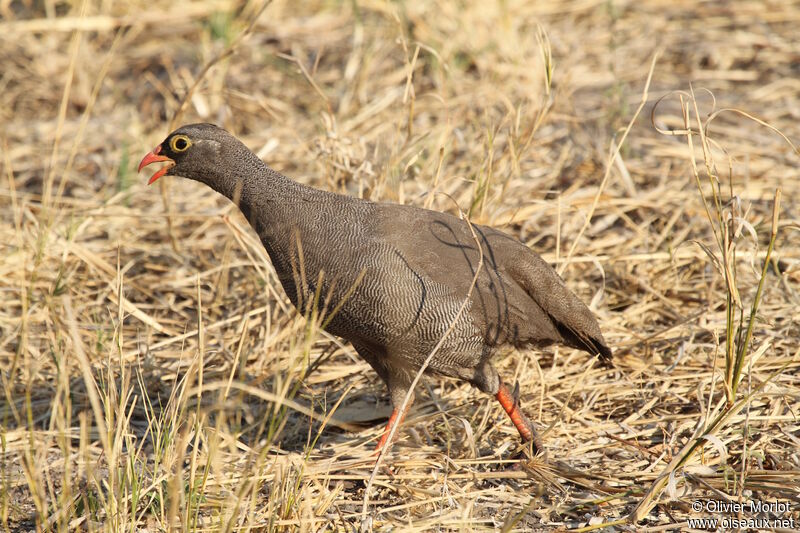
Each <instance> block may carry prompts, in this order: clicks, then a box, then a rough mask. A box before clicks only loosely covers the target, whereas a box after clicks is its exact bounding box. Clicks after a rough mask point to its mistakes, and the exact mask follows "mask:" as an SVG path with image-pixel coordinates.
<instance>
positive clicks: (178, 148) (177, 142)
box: [169, 135, 192, 152]
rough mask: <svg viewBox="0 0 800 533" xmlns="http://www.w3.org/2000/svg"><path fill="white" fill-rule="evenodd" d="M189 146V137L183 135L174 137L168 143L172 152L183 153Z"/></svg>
mask: <svg viewBox="0 0 800 533" xmlns="http://www.w3.org/2000/svg"><path fill="white" fill-rule="evenodd" d="M191 145H192V141H190V140H189V137H187V136H185V135H176V136H175V137H173V138H172V140H171V141H170V142H169V146H170V148H172V151H173V152H185V151H186V149H187V148H189V146H191Z"/></svg>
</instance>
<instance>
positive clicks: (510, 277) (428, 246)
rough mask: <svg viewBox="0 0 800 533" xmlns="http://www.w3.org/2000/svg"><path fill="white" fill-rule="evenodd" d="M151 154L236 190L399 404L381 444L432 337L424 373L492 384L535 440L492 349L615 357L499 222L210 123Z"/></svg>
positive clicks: (293, 282) (537, 441) (260, 229)
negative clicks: (270, 150) (373, 189)
mask: <svg viewBox="0 0 800 533" xmlns="http://www.w3.org/2000/svg"><path fill="white" fill-rule="evenodd" d="M154 163H164V166H163V167H162V168H160V169H158V170H157V171H156V172H155V173H154V174H153V175H152V177H151V178H150V179H149V181H148V184H152V183H154V182H155V181H156V180H158V179H159V178H161V177H162V176H164V175H171V176H179V177H183V178H188V179H191V180H194V181H198V182H200V183H204V184H205V185H207V186H209V187H210V188H211V189H213V190H215V191H216V192H217V193H219V194H221V195H223V196H225V197H227V198H228V199H229V200H231V201H232V202H234V203H235V204H236V205H237V206H238V208H239V210H240V211H241V212H242V214H243V215H244V217H245V218H246V219H247V220H248V222H249V223H250V225H251V226H252V228H253V230H254V231H255V233H256V234H257V235H258V237H259V239H260V240H261V242H262V244H263V246H264V248H265V249H266V251H267V254H268V255H269V257H270V260H271V261H272V264H273V266H274V269H275V272H276V274H277V277H278V279H279V281H280V283H281V285H282V287H283V289H284V291H285V292H286V295H287V297H288V298H289V300H290V301H291V303H292V304H293V305H294V306H295V307H296V308H297V309H298V311H300V312H308V311H310V310H312V309H313V310H315V311H316V312H317V313H320V316H321V315H325V316H326V319H325V321H324V323H323V328H324V329H325V330H326V331H328V332H329V333H332V334H334V335H337V336H339V337H341V338H343V339H345V340H347V341H349V342H350V343H351V344H352V346H353V348H354V349H355V351H356V352H357V353H358V354H359V356H361V357H362V358H363V359H364V360H365V361H366V362H367V363H369V365H370V366H371V367H372V368H373V369H374V370H375V372H376V373H377V374H378V376H379V377H380V378H381V379H382V380H383V382H384V383H385V384H386V386H387V388H388V391H389V397H390V401H391V404H392V413H391V415H390V417H389V420H388V422H387V424H386V427H385V429H384V432H383V434H382V435H381V438H380V439H379V441H378V443H377V446H376V449H375V450H376V453H378V452H380V450H381V449H382V448H384V447H385V446H387V444H389V445H390V444H391V443H390V442H389V435H390V433H392V434H393V433H395V432H396V429H395V430H393V428H394V426H398V428H399V426H400V425H401V424H402V422H403V419H404V418H405V415H406V413H407V412H408V409H409V407H410V406H411V404H412V402H413V390H411V385H412V383H413V382H414V379H415V377H416V374H417V373H418V372H419V370H420V369H421V368H422V366H423V363H424V362H425V360H426V359H427V357H428V355H429V354H430V353H431V352H432V351H433V350H434V348H435V347H437V344H438V345H439V346H438V350H437V351H436V352H435V353H434V355H433V356H432V358H431V359H430V361H429V364H428V366H427V367H426V369H425V374H430V375H435V376H445V377H450V378H456V379H458V380H462V381H466V382H468V383H470V384H471V385H472V386H474V387H476V388H477V389H479V390H480V391H482V392H484V393H486V394H489V395H491V396H494V397H495V398H496V399H497V400H498V401H499V402H500V404H501V406H502V407H503V409H504V410H505V412H506V413H507V414H508V416H509V418H510V419H511V421H512V422H513V424H514V426H515V427H516V429H517V431H518V432H519V435H520V438H521V440H522V441H523V442H524V443H527V442H530V443H531V446H532V450H533V452H539V451H542V450H543V445H542V440H541V438H540V436H539V435H538V433H537V431H536V428H535V426H534V425H533V424H532V423H531V421H530V419H529V418H528V417H527V416H526V415H525V414H524V413H523V411H522V409H521V406H520V402H519V391H518V384H517V385H516V386H514V387H513V388H512V387H510V386H509V385H508V384H507V383H506V382H504V381H503V380H502V378H501V377H500V375H499V374H498V372H497V370H496V369H495V367H494V365H493V364H492V357H493V355H495V354H496V353H498V352H499V351H501V350H503V349H506V348H514V349H518V350H536V349H541V348H544V347H546V346H549V345H552V344H554V343H557V344H561V345H564V346H567V347H571V348H576V349H579V350H583V351H585V352H588V353H590V354H592V355H595V356H599V357H600V358H601V359H602V360H603V361H606V362H608V361H610V360H611V358H612V351H611V349H610V348H609V347H608V344H607V343H606V341H605V339H604V338H603V334H602V332H601V330H600V326H599V324H598V321H597V318H596V317H595V316H594V314H593V313H592V311H590V310H589V308H588V307H586V305H585V304H584V303H583V302H582V301H581V300H580V299H579V298H578V297H577V296H576V295H575V294H574V293H573V292H572V291H570V289H569V288H568V287H567V286H566V284H565V283H564V281H563V280H562V278H561V277H560V276H559V275H558V274H557V273H556V271H555V270H553V268H552V267H551V266H550V265H549V264H548V263H547V262H546V261H545V260H544V259H543V258H542V257H541V256H539V255H538V254H537V253H536V252H534V251H533V250H531V249H530V248H528V246H526V245H525V244H523V243H522V242H520V241H519V240H518V239H516V238H514V237H512V236H511V235H508V234H507V233H504V232H502V231H500V230H498V229H494V228H492V227H489V226H485V225H480V224H471V223H469V222H468V221H467V220H465V219H463V218H459V217H457V216H454V215H451V214H448V213H444V212H440V211H434V210H429V209H423V208H420V207H415V206H412V205H401V204H395V203H383V202H373V201H370V200H366V199H362V198H356V197H352V196H348V195H343V194H338V193H334V192H330V191H325V190H320V189H316V188H312V187H309V186H306V185H303V184H300V183H298V182H296V181H294V180H292V179H290V178H288V177H286V176H284V175H282V174H280V173H278V172H276V171H274V170H273V169H271V168H270V167H268V166H267V165H266V164H265V163H264V162H263V161H262V160H261V159H260V158H259V157H258V156H257V155H256V154H254V153H253V152H252V151H251V150H249V149H248V148H247V146H245V144H244V143H242V142H241V141H240V140H239V139H237V138H236V137H235V136H234V135H232V134H230V133H228V132H227V131H226V130H225V129H223V128H220V127H218V126H215V125H213V124H207V123H201V124H188V125H184V126H181V127H180V128H178V129H176V130H175V131H173V132H172V133H170V134H169V135H168V136H167V137H166V139H165V140H164V141H163V142H162V143H161V144H159V145H158V146H157V147H155V148H154V149H153V150H152V151H151V152H149V153H148V154H147V155H145V156H144V158H142V161H141V163H140V164H139V169H138V171H139V172H141V171H142V169H144V168H145V167H146V166H148V165H151V164H154ZM407 394H408V395H409V398H410V401H405V398H406V395H407ZM384 453H385V451H384Z"/></svg>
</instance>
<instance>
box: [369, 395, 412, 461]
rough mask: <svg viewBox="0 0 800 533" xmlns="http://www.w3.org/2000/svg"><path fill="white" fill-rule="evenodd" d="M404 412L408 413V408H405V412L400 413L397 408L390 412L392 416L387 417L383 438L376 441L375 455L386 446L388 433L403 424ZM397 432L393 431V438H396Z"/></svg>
mask: <svg viewBox="0 0 800 533" xmlns="http://www.w3.org/2000/svg"><path fill="white" fill-rule="evenodd" d="M406 412H408V407H406V410H405V411H403V412H402V413H401V412H400V411H399V410H398V409H397V408H395V409H394V410H393V411H392V416H390V417H389V421H388V422H387V423H386V429H384V430H383V436H382V437H381V440H379V441H378V445H377V446H376V447H375V453H376V454H377V453H378V452H380V451H381V448H383V447H384V446H385V445H386V444H387V441H388V440H389V432H390V431H392V428H393V427H394V426H399V425H400V424H402V423H403V420H404V419H405V418H406ZM398 430H399V428H398ZM398 430H395V432H394V436H395V438H397V433H398Z"/></svg>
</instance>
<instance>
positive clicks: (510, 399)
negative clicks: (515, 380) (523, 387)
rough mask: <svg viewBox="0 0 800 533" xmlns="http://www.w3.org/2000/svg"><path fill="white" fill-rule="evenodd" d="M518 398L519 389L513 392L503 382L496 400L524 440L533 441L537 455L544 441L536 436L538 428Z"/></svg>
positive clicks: (516, 388)
mask: <svg viewBox="0 0 800 533" xmlns="http://www.w3.org/2000/svg"><path fill="white" fill-rule="evenodd" d="M518 396H519V389H518V387H515V389H514V392H512V391H510V390H508V387H506V384H505V383H503V382H502V381H501V382H500V388H499V389H498V390H497V394H496V395H495V398H497V401H499V402H500V405H502V406H503V409H505V411H506V413H508V417H509V418H510V419H511V421H512V422H514V425H515V426H516V428H517V431H519V434H520V436H521V437H522V440H523V441H525V442H528V441H532V443H533V451H534V453H536V452H538V451H540V450H542V440H541V439H540V438H539V435H537V434H536V428H535V427H534V426H533V424H532V423H531V422H530V420H528V417H526V416H525V414H524V413H523V412H522V409H520V407H519V401H518Z"/></svg>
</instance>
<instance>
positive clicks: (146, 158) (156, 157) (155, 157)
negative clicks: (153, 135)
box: [137, 145, 175, 185]
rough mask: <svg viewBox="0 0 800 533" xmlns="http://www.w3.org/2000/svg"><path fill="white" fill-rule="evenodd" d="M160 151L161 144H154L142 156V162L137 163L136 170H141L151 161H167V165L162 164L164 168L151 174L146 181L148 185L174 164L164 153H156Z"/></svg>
mask: <svg viewBox="0 0 800 533" xmlns="http://www.w3.org/2000/svg"><path fill="white" fill-rule="evenodd" d="M160 152H161V145H159V146H156V147H155V148H154V149H153V151H152V152H150V153H148V154H147V155H146V156H144V157H143V158H142V162H141V163H139V170H137V172H141V171H142V169H143V168H144V167H146V166H147V165H149V164H151V163H160V162H162V161H166V162H167V165H166V166H164V168H161V169H159V170H158V171H157V172H156V173H155V174H153V176H152V177H151V178H150V180H149V181H148V182H147V184H148V185H152V183H153V182H154V181H156V180H157V179H158V178H160V177H161V176H163V175H164V174H166V173H167V171H168V170H169V169H170V168H172V167H174V166H175V161H173V160H172V159H170V158H169V157H167V156H165V155H158V154H159V153H160Z"/></svg>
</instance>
